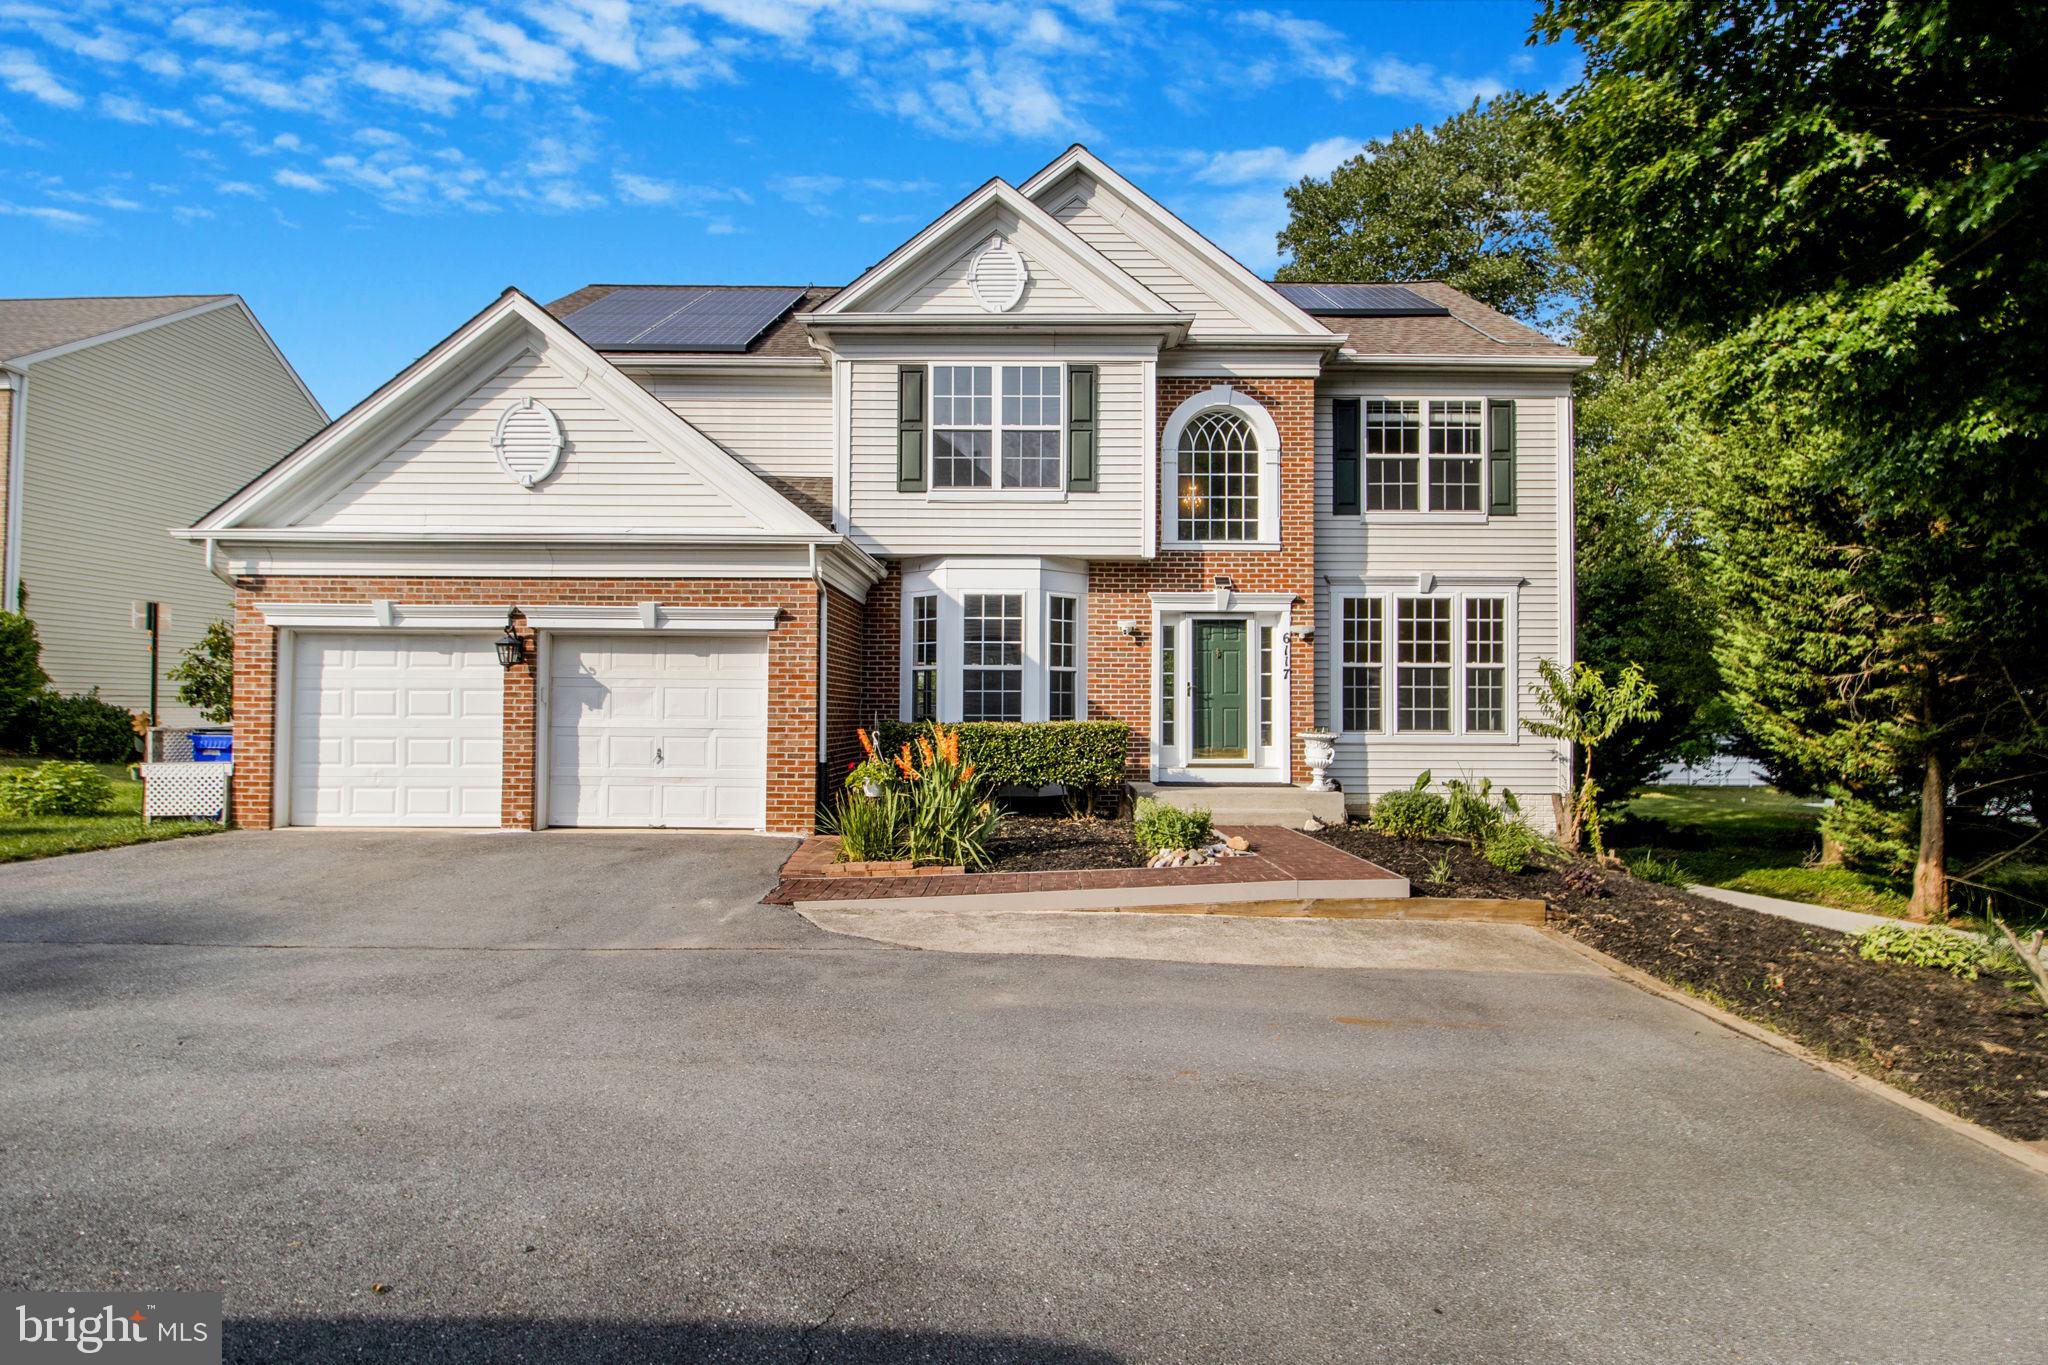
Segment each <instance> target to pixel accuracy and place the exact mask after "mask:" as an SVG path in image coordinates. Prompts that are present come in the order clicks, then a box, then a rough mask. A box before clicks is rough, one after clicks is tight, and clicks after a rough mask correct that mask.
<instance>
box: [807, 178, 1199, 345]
mask: <svg viewBox="0 0 2048 1365" xmlns="http://www.w3.org/2000/svg"><path fill="white" fill-rule="evenodd" d="M993 208H1003V209H1007V210H1009V211H1010V212H1011V213H1013V214H1015V215H1016V216H1017V220H1018V222H1019V223H1020V224H1021V225H1023V226H1024V227H1026V228H1028V229H1029V230H1030V231H1031V233H1032V235H1033V240H1031V241H1030V242H1028V243H1027V245H1028V246H1030V247H1032V248H1034V249H1036V248H1039V247H1043V248H1044V249H1045V254H1046V255H1047V256H1048V257H1050V259H1049V260H1047V261H1046V264H1047V265H1048V266H1050V267H1051V268H1052V269H1054V270H1055V271H1057V272H1058V273H1059V274H1060V276H1061V278H1063V279H1065V280H1066V281H1067V283H1069V284H1071V285H1072V286H1073V287H1074V288H1075V289H1076V290H1078V291H1079V292H1080V293H1081V295H1082V296H1083V297H1084V298H1087V299H1088V300H1089V301H1090V302H1092V303H1095V304H1096V305H1098V306H1099V307H1101V308H1102V309H1103V310H1104V311H1106V312H1110V313H1126V314H1138V315H1157V316H1164V317H1171V316H1174V315H1176V312H1177V310H1176V309H1175V308H1174V307H1173V305H1172V304H1170V303H1168V302H1167V301H1166V300H1165V299H1162V298H1160V297H1159V296H1158V295H1157V294H1154V293H1153V292H1152V291H1151V290H1149V289H1147V288H1146V287H1145V286H1144V285H1142V284H1140V283H1138V282H1137V281H1136V280H1135V279H1132V278H1131V277H1130V276H1129V275H1127V274H1125V273H1124V272H1123V271H1122V270H1121V269H1120V268H1118V267H1117V266H1116V265H1115V264H1114V263H1113V262H1111V261H1110V260H1109V259H1108V258H1107V257H1105V256H1104V255H1102V253H1101V252H1099V251H1097V250H1096V249H1095V248H1094V247H1092V246H1089V245H1088V244H1087V243H1086V242H1084V241H1082V240H1081V239H1080V238H1079V237H1077V236H1075V235H1074V233H1073V231H1072V230H1071V229H1069V228H1068V227H1067V225H1066V224H1064V223H1062V222H1060V221H1059V220H1058V219H1057V218H1054V217H1053V216H1052V215H1051V214H1049V213H1047V212H1046V211H1045V210H1044V209H1042V208H1040V207H1039V206H1038V205H1037V204H1035V203H1033V202H1032V201H1031V200H1030V199H1028V198H1026V197H1025V196H1024V195H1022V194H1020V193H1018V192H1017V190H1016V188H1015V187H1014V186H1012V185H1010V184H1008V183H1006V182H1005V181H1003V180H1001V179H996V180H991V181H989V182H988V183H987V184H986V185H983V186H982V187H981V188H980V189H978V190H976V191H975V192H974V193H972V194H970V195H968V196H967V197H966V198H965V199H962V200H961V201H960V202H959V203H957V204H955V205H954V206H953V207H952V208H950V209H948V210H947V211H946V212H945V213H943V214H941V215H939V217H938V218H937V219H935V220H934V221H933V222H932V223H931V224H929V225H928V226H927V227H925V229H924V230H923V231H922V232H919V233H918V234H917V235H916V236H915V237H912V238H911V239H910V240H909V241H907V242H905V243H904V244H903V245H902V246H899V247H897V248H896V249H895V250H894V251H892V252H890V253H889V254H888V255H887V256H885V257H883V258H882V260H881V262H880V263H879V264H876V265H874V266H872V267H870V268H869V269H868V270H867V271H866V272H864V273H863V274H862V275H861V277H860V278H859V279H857V280H855V281H854V282H853V283H852V284H850V285H848V286H846V288H844V289H842V290H840V291H839V293H838V294H836V295H834V296H833V298H832V300H831V302H829V303H827V304H826V305H825V306H824V307H822V308H819V309H817V310H816V311H815V312H812V313H810V314H808V315H807V316H808V317H809V318H810V320H811V321H812V323H813V325H818V324H826V323H829V322H831V320H832V319H834V318H837V317H839V316H841V315H843V314H853V315H856V316H858V315H860V314H862V313H868V312H883V311H886V309H885V308H876V307H874V305H875V304H876V303H877V301H878V300H882V299H886V298H888V297H890V296H891V295H892V294H893V293H894V292H896V291H897V290H899V289H901V288H902V287H903V286H904V285H905V283H906V282H907V281H909V280H912V279H915V278H917V277H918V276H919V274H920V272H921V271H924V270H928V269H936V268H937V267H938V266H940V265H941V264H945V263H950V262H951V261H953V260H954V259H956V258H957V257H958V256H960V255H962V254H964V253H965V252H967V251H969V250H971V249H973V248H974V247H975V246H977V245H978V244H979V239H980V234H979V232H978V231H975V230H974V226H975V220H976V219H977V218H979V217H980V216H981V215H982V214H983V213H984V212H986V211H988V210H990V209H993ZM956 239H957V240H956ZM901 320H902V321H904V322H906V323H912V324H914V323H915V322H916V321H917V319H915V318H912V317H909V316H903V317H902V318H901ZM956 321H957V319H956ZM980 321H981V323H982V325H983V326H989V325H995V324H1001V323H1015V322H1024V321H1029V319H1024V318H1014V317H1012V316H1011V315H1009V314H1005V313H991V314H987V315H985V316H983V317H982V318H981V319H980Z"/></svg>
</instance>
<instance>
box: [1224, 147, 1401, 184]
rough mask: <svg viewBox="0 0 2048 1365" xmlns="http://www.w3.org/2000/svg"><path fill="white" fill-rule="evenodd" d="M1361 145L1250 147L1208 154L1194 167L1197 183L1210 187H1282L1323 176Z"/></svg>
mask: <svg viewBox="0 0 2048 1365" xmlns="http://www.w3.org/2000/svg"><path fill="white" fill-rule="evenodd" d="M1364 145H1365V144H1364V142H1363V141H1362V140H1361V139H1359V138H1355V137H1326V138H1324V139H1323V140H1322V141H1320V142H1314V143H1310V144H1309V145H1308V146H1307V147H1304V148H1302V149H1301V150H1300V151H1298V152H1297V151H1290V150H1288V149H1287V148H1285V147H1251V148H1247V149H1245V150H1243V151H1235V152H1211V153H1208V154H1207V156H1206V157H1205V158H1204V159H1203V160H1202V161H1201V162H1200V163H1199V164H1198V165H1197V166H1195V167H1194V169H1193V171H1192V174H1193V176H1194V178H1195V179H1196V180H1199V181H1201V182H1203V183H1204V184H1209V185H1245V184H1253V183H1259V184H1271V183H1275V182H1278V183H1281V184H1288V185H1291V184H1293V183H1294V182H1295V181H1297V180H1299V179H1301V178H1302V177H1303V176H1305V175H1313V176H1326V175H1328V174H1329V173H1330V172H1331V171H1333V170H1335V169H1336V168H1337V165H1338V163H1340V162H1342V161H1343V160H1345V159H1346V158H1347V157H1351V156H1356V155H1357V154H1358V153H1359V151H1360V150H1362V149H1363V147H1364Z"/></svg>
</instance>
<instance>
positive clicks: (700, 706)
mask: <svg viewBox="0 0 2048 1365" xmlns="http://www.w3.org/2000/svg"><path fill="white" fill-rule="evenodd" d="M548 677H549V698H548V821H549V823H550V824H556V825H640V826H647V825H661V826H699V827H712V828H724V829H758V828H759V827H760V826H761V824H762V822H763V820H764V818H765V809H766V783H765V774H766V771H767V739H768V644H767V641H766V640H764V639H760V638H758V637H750V636H733V637H726V636H680V637H671V638H666V639H663V638H649V637H646V636H596V637H579V636H567V637H561V638H558V639H556V640H554V641H553V642H552V643H551V645H550V664H549V669H548Z"/></svg>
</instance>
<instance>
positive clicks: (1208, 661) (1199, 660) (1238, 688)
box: [1189, 621, 1247, 758]
mask: <svg viewBox="0 0 2048 1365" xmlns="http://www.w3.org/2000/svg"><path fill="white" fill-rule="evenodd" d="M1244 644H1245V624H1244V622H1242V621H1197V622H1195V641H1194V655H1195V657H1194V660H1193V662H1194V667H1193V668H1192V669H1190V670H1189V672H1190V673H1191V674H1192V675H1193V676H1192V681H1193V682H1194V685H1195V696H1194V703H1195V705H1194V711H1195V757H1196V758H1244V757H1246V756H1247V752H1246V749H1245V739H1244V737H1245V687H1244V679H1245V659H1244Z"/></svg>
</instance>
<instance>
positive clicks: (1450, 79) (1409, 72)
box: [1367, 57, 1507, 113]
mask: <svg viewBox="0 0 2048 1365" xmlns="http://www.w3.org/2000/svg"><path fill="white" fill-rule="evenodd" d="M1367 88H1368V89H1370V90H1371V91H1372V93H1373V94H1375V95H1390V96H1392V97H1394V98H1395V99H1404V100H1413V101H1415V102H1416V103H1417V104H1426V105H1428V106H1429V107H1430V108H1431V109H1434V110H1438V111H1439V112H1443V113H1450V112H1452V111H1454V110H1458V109H1464V108H1466V107H1468V106H1469V105H1470V104H1471V103H1472V101H1474V100H1487V99H1492V98H1493V97H1494V96H1495V95H1498V94H1500V93H1501V92H1502V91H1504V90H1506V89H1507V87H1506V86H1505V85H1503V84H1502V83H1501V82H1500V81H1498V80H1495V79H1494V78H1493V77H1491V76H1479V77H1462V76H1451V75H1446V74H1443V73H1440V72H1439V71H1438V70H1437V69H1436V68H1435V67H1433V66H1431V65H1429V64H1428V63H1426V62H1423V63H1416V62H1404V61H1402V60H1401V59H1400V58H1399V57H1380V58H1377V59H1376V60H1374V62H1373V64H1372V66H1371V68H1370V70H1369V71H1368V79H1367Z"/></svg>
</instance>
